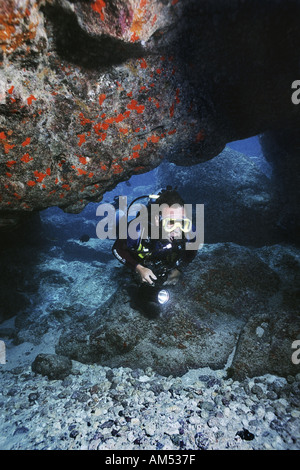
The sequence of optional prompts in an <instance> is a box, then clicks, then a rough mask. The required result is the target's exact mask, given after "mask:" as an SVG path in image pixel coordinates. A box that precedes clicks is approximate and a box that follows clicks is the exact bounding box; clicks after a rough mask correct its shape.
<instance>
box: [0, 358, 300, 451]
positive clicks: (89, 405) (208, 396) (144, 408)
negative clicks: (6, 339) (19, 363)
mask: <svg viewBox="0 0 300 470" xmlns="http://www.w3.org/2000/svg"><path fill="white" fill-rule="evenodd" d="M189 374H190V373H189ZM191 377H192V379H191ZM0 380H1V395H0V449H1V450H75V449H78V450H79V449H85V450H151V449H152V450H184V449H188V450H207V449H209V450H226V449H236V450H250V449H251V450H252V449H253V450H265V449H269V450H274V449H278V450H299V449H300V406H299V400H297V396H298V394H299V389H300V374H297V375H296V376H295V377H293V376H289V377H288V379H283V378H280V377H276V376H273V375H266V376H262V377H255V378H251V379H245V380H244V381H243V382H238V381H233V380H232V379H229V378H226V376H225V375H224V374H223V376H222V374H220V373H218V371H211V373H205V374H203V372H202V371H201V370H199V371H193V373H192V375H191V374H190V375H189V378H188V380H187V378H186V377H185V376H183V377H172V376H170V377H163V376H160V375H159V374H157V373H155V372H154V371H152V370H151V369H147V370H145V371H143V370H139V369H136V370H131V369H129V368H118V369H110V368H108V367H102V366H99V365H93V366H89V365H85V364H80V363H77V362H75V361H74V363H73V369H72V374H71V375H69V376H68V377H66V378H64V379H58V380H50V379H49V378H47V377H46V376H42V375H40V374H38V373H34V372H32V370H31V369H30V368H28V369H26V368H25V369H19V370H12V371H3V370H2V371H1V370H0Z"/></svg>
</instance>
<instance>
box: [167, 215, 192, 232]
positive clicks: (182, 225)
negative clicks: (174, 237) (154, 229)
mask: <svg viewBox="0 0 300 470" xmlns="http://www.w3.org/2000/svg"><path fill="white" fill-rule="evenodd" d="M161 221H162V227H163V229H164V230H165V232H168V233H169V232H172V231H173V230H176V228H179V229H180V230H181V231H182V232H184V233H187V232H190V230H191V228H192V221H191V220H190V219H188V218H186V217H184V218H180V219H174V218H173V217H165V218H163V219H161Z"/></svg>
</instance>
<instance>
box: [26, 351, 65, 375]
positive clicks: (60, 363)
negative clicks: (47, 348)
mask: <svg viewBox="0 0 300 470" xmlns="http://www.w3.org/2000/svg"><path fill="white" fill-rule="evenodd" d="M31 367H32V371H33V372H36V373H37V374H41V375H45V376H47V377H48V378H49V379H51V380H62V379H64V378H65V377H67V376H68V375H69V374H70V372H71V369H72V361H71V360H70V359H69V358H68V357H65V356H61V355H57V354H38V356H37V357H36V358H35V360H34V361H33V363H32V366H31Z"/></svg>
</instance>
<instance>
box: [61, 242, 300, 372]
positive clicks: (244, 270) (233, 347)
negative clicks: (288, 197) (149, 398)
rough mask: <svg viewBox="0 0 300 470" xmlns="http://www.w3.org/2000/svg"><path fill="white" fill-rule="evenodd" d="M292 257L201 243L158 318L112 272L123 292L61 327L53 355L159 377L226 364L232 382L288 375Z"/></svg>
mask: <svg viewBox="0 0 300 470" xmlns="http://www.w3.org/2000/svg"><path fill="white" fill-rule="evenodd" d="M298 256H299V253H298V251H297V250H296V249H294V248H288V247H284V246H280V249H279V248H278V247H276V246H275V247H269V248H258V249H256V250H254V249H250V248H246V247H241V246H238V245H235V244H231V243H220V244H215V245H210V246H209V245H208V246H206V245H205V246H204V247H203V248H202V250H200V251H199V253H198V254H197V257H196V259H195V260H194V261H193V263H192V264H191V265H190V266H189V267H188V268H187V270H186V272H185V273H184V276H183V278H182V279H181V281H179V283H178V284H177V285H176V286H174V287H173V288H171V287H170V301H169V302H168V303H167V304H166V305H165V306H164V307H163V309H162V310H161V313H160V314H159V315H158V316H149V314H146V313H144V312H143V311H141V310H139V309H137V308H136V305H135V303H134V292H135V289H136V284H135V283H134V282H133V280H130V277H128V278H127V279H126V271H124V269H123V268H120V269H121V270H122V274H120V276H121V275H123V276H125V277H124V285H123V287H120V289H118V290H117V291H116V293H115V294H114V295H113V296H112V297H111V298H110V299H109V301H108V302H107V303H106V304H105V305H104V306H102V307H101V308H100V309H98V310H97V311H96V312H95V313H94V315H93V316H92V317H89V318H88V319H86V320H85V321H83V322H80V323H79V322H78V323H74V324H72V326H71V327H70V326H68V328H66V329H65V330H64V331H63V332H62V334H61V336H60V338H59V341H58V343H57V346H56V352H57V354H62V355H65V356H67V357H69V358H71V359H74V360H76V361H80V362H83V363H99V364H101V365H104V366H109V367H131V368H133V369H134V368H142V369H144V368H147V367H149V366H150V367H152V368H153V369H154V370H155V371H157V372H158V373H160V374H162V375H170V374H172V375H182V374H184V373H185V372H187V371H188V370H189V369H193V368H199V367H206V366H208V367H211V368H212V369H222V368H224V369H226V368H228V367H229V366H230V369H229V371H230V373H231V374H232V375H233V376H235V377H238V378H242V377H244V376H245V375H247V376H255V375H257V373H258V372H259V374H267V373H273V374H277V375H283V376H286V375H288V374H291V373H296V372H297V366H296V365H294V364H293V363H292V361H291V354H292V349H291V347H292V342H293V341H294V340H295V339H297V335H299V334H300V323H299V317H298V316H297V301H296V299H297V296H298V295H299V285H298V284H299V281H297V272H298V269H299V260H298ZM291 281H294V283H292V284H291V285H293V288H292V289H290V288H289V287H288V286H289V285H290V284H289V282H291ZM297 282H298V284H297ZM258 328H261V329H262V330H263V333H262V330H260V329H258Z"/></svg>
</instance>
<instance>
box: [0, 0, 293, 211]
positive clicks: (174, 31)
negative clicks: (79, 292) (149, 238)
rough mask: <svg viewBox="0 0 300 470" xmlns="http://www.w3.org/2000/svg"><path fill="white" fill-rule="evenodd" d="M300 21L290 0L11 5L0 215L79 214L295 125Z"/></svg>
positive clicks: (4, 58)
mask: <svg viewBox="0 0 300 470" xmlns="http://www.w3.org/2000/svg"><path fill="white" fill-rule="evenodd" d="M299 12H300V6H299V2H298V1H296V0H294V1H292V2H288V4H286V2H284V1H279V2H275V3H274V2H258V1H254V2H253V1H252V0H251V1H250V0H247V1H245V2H238V1H234V2H233V1H232V0H230V1H225V2H222V5H221V6H220V4H219V2H217V1H213V2H206V1H204V0H203V1H199V0H197V1H196V0H186V1H184V2H183V1H181V0H178V1H174V0H169V1H162V0H155V1H153V2H149V1H147V0H130V1H125V0H110V1H109V0H105V1H104V0H88V1H86V0H77V1H75V0H74V1H69V0H52V1H50V0H22V1H16V0H14V1H11V0H4V1H3V2H1V6H0V23H1V35H0V47H1V58H0V60H1V65H2V68H1V81H0V147H1V155H0V170H1V171H0V183H1V194H0V211H1V212H2V213H4V212H5V213H9V214H10V213H11V212H13V213H16V214H17V213H20V212H24V211H25V212H26V211H33V210H40V209H43V208H46V207H49V206H59V207H62V208H63V209H64V210H66V211H69V212H79V211H80V210H81V209H82V208H83V207H84V206H85V205H86V204H87V203H88V202H89V201H92V200H95V201H99V200H101V198H102V195H103V194H104V193H105V192H106V191H107V190H109V189H111V188H112V187H114V186H115V185H116V184H117V183H118V182H119V181H121V180H127V179H129V178H130V176H131V175H133V174H138V173H141V172H146V171H148V170H150V169H152V168H154V167H156V166H158V165H159V164H160V162H161V160H162V159H163V158H168V159H169V160H170V161H173V162H175V163H177V164H180V165H190V164H194V163H199V162H201V161H206V160H208V159H210V158H213V157H214V156H216V155H218V154H219V153H220V152H221V150H222V149H223V148H224V145H225V144H226V143H227V142H229V141H232V140H236V139H241V138H245V137H249V136H251V135H256V134H258V133H261V132H264V131H265V130H267V129H274V128H276V127H277V128H278V127H285V126H297V125H298V123H299V110H298V108H297V106H295V105H294V104H293V103H292V101H291V88H290V87H291V84H292V82H293V81H294V80H295V79H296V78H297V74H298V73H299V60H298V51H299V48H300V33H299V28H298V24H299V16H300V13H299ZM274 100H276V102H274Z"/></svg>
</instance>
